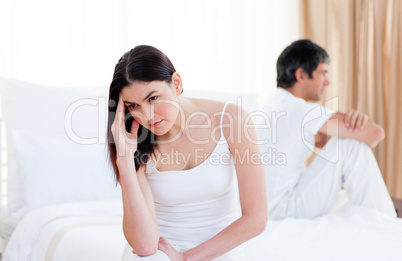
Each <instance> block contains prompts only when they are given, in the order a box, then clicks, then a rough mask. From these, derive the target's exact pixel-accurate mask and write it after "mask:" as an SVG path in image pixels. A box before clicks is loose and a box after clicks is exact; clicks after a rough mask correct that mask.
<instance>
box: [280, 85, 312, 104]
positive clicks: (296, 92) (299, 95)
mask: <svg viewBox="0 0 402 261" xmlns="http://www.w3.org/2000/svg"><path fill="white" fill-rule="evenodd" d="M280 88H282V87H280ZM282 89H284V90H285V91H288V92H290V93H291V94H293V96H295V97H297V98H301V99H303V100H305V101H307V99H306V98H305V97H304V93H303V92H302V91H301V89H300V88H296V87H295V86H292V87H288V88H282Z"/></svg>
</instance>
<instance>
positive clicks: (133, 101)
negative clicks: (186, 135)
mask: <svg viewBox="0 0 402 261" xmlns="http://www.w3.org/2000/svg"><path fill="white" fill-rule="evenodd" d="M180 87H181V86H180ZM179 91H180V92H179ZM180 93H181V90H178V89H177V88H176V86H175V84H174V83H173V82H172V83H170V84H169V83H167V82H163V81H152V82H141V81H135V82H134V83H132V84H131V85H129V86H127V87H125V88H123V89H122V90H121V92H120V97H121V98H122V99H123V101H124V104H125V106H126V108H127V109H128V110H129V112H130V113H131V115H132V116H133V117H134V119H135V120H136V121H137V122H138V123H139V124H141V125H142V126H143V127H145V128H147V129H149V130H150V131H152V132H153V133H154V134H155V135H164V134H166V133H167V132H168V131H169V130H170V129H171V128H172V126H173V124H174V123H175V122H176V119H177V116H178V113H179V108H180V107H179V103H178V95H179V94H180Z"/></svg>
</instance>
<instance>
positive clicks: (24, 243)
mask: <svg viewBox="0 0 402 261" xmlns="http://www.w3.org/2000/svg"><path fill="white" fill-rule="evenodd" d="M121 222H122V205H121V202H120V201H99V202H81V203H73V204H61V205H55V206H51V207H46V208H42V209H38V210H35V211H33V212H31V213H29V214H28V215H27V216H25V217H24V218H23V220H21V222H20V223H19V225H18V226H17V228H16V229H15V231H14V233H13V234H12V236H11V238H10V240H9V242H8V245H7V247H6V250H5V252H4V255H3V260H2V261H28V260H30V261H43V260H46V261H64V260H96V261H106V260H108V261H110V260H120V258H121V255H122V252H123V249H124V246H125V244H126V241H125V238H124V235H123V232H122V225H121ZM400 246H402V220H401V219H398V218H391V217H388V216H385V215H383V214H381V213H379V212H377V211H375V210H373V209H369V208H365V207H360V206H353V205H352V206H350V207H348V208H347V209H346V210H345V211H344V212H341V213H332V214H327V215H325V216H322V217H319V218H317V219H314V220H307V219H285V220H282V221H271V220H270V221H269V222H268V225H267V228H266V230H265V232H264V233H263V234H261V235H260V236H258V237H256V238H253V239H251V240H250V241H248V242H246V243H244V244H243V245H242V246H241V248H243V251H244V255H245V257H246V259H245V260H247V261H248V260H261V261H266V260H306V261H307V260H308V261H314V260H317V261H322V260H329V261H331V260H334V261H335V260H337V261H338V260H346V261H347V260H353V261H355V260H373V261H374V260H376V261H377V260H387V261H389V260H390V261H394V260H395V261H397V260H398V261H400V260H402V252H401V251H400Z"/></svg>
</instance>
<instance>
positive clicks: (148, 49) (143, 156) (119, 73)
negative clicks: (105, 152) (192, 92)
mask: <svg viewBox="0 0 402 261" xmlns="http://www.w3.org/2000/svg"><path fill="white" fill-rule="evenodd" d="M174 72H176V70H175V68H174V66H173V64H172V63H171V62H170V60H169V58H168V57H167V56H166V55H165V54H164V53H162V52H161V51H159V50H158V49H156V48H155V47H152V46H148V45H140V46H137V47H135V48H134V49H131V50H130V51H128V52H127V53H125V54H124V55H123V56H122V57H121V58H120V60H119V62H118V63H117V64H116V67H115V69H114V73H113V80H112V83H111V84H110V90H109V119H108V130H107V139H108V141H109V142H108V147H109V157H110V160H111V162H112V165H113V169H114V173H115V175H116V179H117V180H118V179H119V176H120V175H119V170H118V168H117V165H116V158H117V151H116V146H115V141H114V139H113V135H112V132H111V126H112V123H113V121H114V119H115V115H116V109H117V104H118V101H119V95H120V92H121V90H122V89H123V88H125V87H127V86H129V85H131V84H132V83H133V82H134V81H141V82H152V81H165V82H167V83H170V82H171V81H172V74H173V73H174ZM133 120H134V118H133V117H132V116H131V114H130V113H129V112H128V111H126V114H125V126H126V131H127V132H129V131H130V130H131V124H132V123H133ZM137 142H138V144H137V151H136V152H135V153H134V155H132V156H133V158H134V163H135V169H136V170H138V169H139V167H140V166H142V165H144V164H145V163H146V162H147V161H148V159H149V155H150V154H151V153H153V152H154V149H155V146H156V143H155V136H154V134H153V133H152V132H151V131H149V130H148V129H146V128H144V127H143V126H141V125H140V127H139V129H138V141H137Z"/></svg>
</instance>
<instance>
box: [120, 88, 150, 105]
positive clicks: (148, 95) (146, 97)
mask: <svg viewBox="0 0 402 261" xmlns="http://www.w3.org/2000/svg"><path fill="white" fill-rule="evenodd" d="M155 92H156V91H151V92H149V93H148V94H147V96H145V98H144V99H143V100H142V101H145V100H147V99H148V98H149V97H151V96H152V94H154V93H155ZM123 102H124V103H129V104H135V102H131V101H123Z"/></svg>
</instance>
